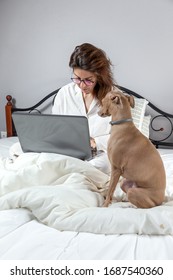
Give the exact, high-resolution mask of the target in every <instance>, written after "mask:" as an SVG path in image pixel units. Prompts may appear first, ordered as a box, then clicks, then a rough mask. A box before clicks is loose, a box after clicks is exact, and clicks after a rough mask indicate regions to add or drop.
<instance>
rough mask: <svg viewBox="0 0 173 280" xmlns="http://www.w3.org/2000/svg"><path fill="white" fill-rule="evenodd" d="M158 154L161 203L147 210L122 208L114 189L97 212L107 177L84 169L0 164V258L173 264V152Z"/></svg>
mask: <svg viewBox="0 0 173 280" xmlns="http://www.w3.org/2000/svg"><path fill="white" fill-rule="evenodd" d="M161 154H162V158H163V161H164V165H165V168H166V173H167V190H166V200H165V203H164V204H163V205H162V206H159V207H155V208H152V209H136V208H135V207H133V206H132V205H131V204H130V203H128V202H122V201H121V200H122V199H123V198H124V195H123V193H122V192H121V191H120V189H119V188H118V189H117V191H116V194H117V197H118V201H114V202H113V204H112V205H111V206H110V207H109V208H102V207H101V206H102V203H103V191H104V190H105V188H106V186H107V181H108V177H107V176H106V175H105V174H103V173H102V172H100V171H98V170H96V169H95V168H94V167H93V166H91V165H90V164H88V163H86V162H81V161H78V160H77V159H72V158H70V157H63V156H60V155H54V154H24V155H22V156H20V157H19V158H18V159H17V160H15V161H14V163H13V162H12V161H11V160H9V158H8V159H7V158H4V157H1V158H0V192H1V197H0V211H1V212H0V259H69V260H72V259H81V260H82V259H173V208H172V207H173V160H172V159H173V153H172V150H170V151H169V150H164V149H163V151H161ZM158 247H159V254H158ZM146 248H147V249H146Z"/></svg>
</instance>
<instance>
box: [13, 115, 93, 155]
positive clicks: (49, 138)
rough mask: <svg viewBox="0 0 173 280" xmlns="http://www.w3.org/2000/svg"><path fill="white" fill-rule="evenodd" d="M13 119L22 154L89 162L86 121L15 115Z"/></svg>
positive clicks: (54, 116) (73, 118)
mask: <svg viewBox="0 0 173 280" xmlns="http://www.w3.org/2000/svg"><path fill="white" fill-rule="evenodd" d="M12 119H13V123H14V126H15V129H16V132H17V136H18V138H19V142H20V144H21V147H22V150H23V152H37V153H39V152H46V153H57V154H62V155H67V156H71V157H75V158H78V159H81V160H90V159H92V151H91V147H90V135H89V127H88V119H87V118H86V117H85V116H74V115H53V114H34V113H30V114H29V113H19V112H14V113H13V114H12Z"/></svg>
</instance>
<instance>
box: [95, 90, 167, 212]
mask: <svg viewBox="0 0 173 280" xmlns="http://www.w3.org/2000/svg"><path fill="white" fill-rule="evenodd" d="M130 106H131V107H134V97H133V96H127V95H124V94H123V93H122V92H121V91H120V90H119V89H115V90H114V91H111V92H109V93H107V95H106V96H105V98H103V100H102V108H101V109H100V111H99V115H100V116H101V117H105V116H112V122H111V124H112V128H111V135H110V139H109V142H108V157H109V160H110V163H111V178H110V185H109V189H108V193H107V196H106V200H105V203H104V205H103V206H105V207H107V206H108V205H109V204H110V202H111V201H112V197H113V193H114V191H115V188H116V185H117V183H118V181H119V178H120V176H122V177H123V178H124V179H123V182H122V184H121V188H122V190H123V191H124V192H126V193H127V198H128V200H129V201H130V202H131V203H132V204H134V205H135V206H137V207H139V208H150V207H154V206H157V205H160V204H161V203H162V202H163V201H164V197H165V187H166V176H165V170H164V166H163V162H162V160H161V157H160V155H159V153H158V151H157V150H156V148H155V147H154V145H153V144H152V143H151V142H150V140H149V139H148V138H147V137H145V136H144V135H143V134H142V133H141V132H140V131H139V130H138V129H137V128H136V127H135V125H134V123H133V120H132V115H131V110H130Z"/></svg>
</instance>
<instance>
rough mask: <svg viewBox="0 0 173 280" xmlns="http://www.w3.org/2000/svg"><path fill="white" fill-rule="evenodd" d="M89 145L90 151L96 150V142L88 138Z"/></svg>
mask: <svg viewBox="0 0 173 280" xmlns="http://www.w3.org/2000/svg"><path fill="white" fill-rule="evenodd" d="M90 145H91V148H92V149H97V145H96V141H95V139H94V138H92V137H90Z"/></svg>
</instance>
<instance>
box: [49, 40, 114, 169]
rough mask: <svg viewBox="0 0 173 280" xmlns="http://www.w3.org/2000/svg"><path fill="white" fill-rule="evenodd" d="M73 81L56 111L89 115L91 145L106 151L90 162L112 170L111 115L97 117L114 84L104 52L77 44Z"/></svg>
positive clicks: (59, 97)
mask: <svg viewBox="0 0 173 280" xmlns="http://www.w3.org/2000/svg"><path fill="white" fill-rule="evenodd" d="M69 66H70V67H71V68H72V77H71V80H72V83H69V84H67V85H65V86H64V87H62V88H61V89H60V91H59V92H58V94H57V96H56V98H55V101H54V105H53V108H52V113H53V114H68V115H82V116H86V117H87V118H88V123H89V131H90V136H91V140H90V141H91V147H92V148H93V149H97V151H100V150H101V151H103V153H101V154H100V155H98V156H96V157H95V158H94V159H92V160H91V161H90V163H91V164H93V165H94V166H95V167H96V168H98V169H100V170H101V171H103V172H105V173H109V171H110V165H109V160H108V158H107V153H106V150H107V142H108V139H109V133H110V125H109V122H110V117H106V118H101V117H99V116H98V111H99V106H100V105H101V101H102V99H103V98H104V96H105V95H106V93H107V92H109V91H110V90H111V89H112V88H113V86H114V79H113V74H112V71H111V66H112V64H111V61H110V60H109V58H107V56H106V54H105V52H104V51H103V50H101V49H99V48H97V47H95V46H93V45H91V44H89V43H84V44H82V45H80V46H77V47H76V48H75V50H74V51H73V53H72V54H71V57H70V61H69Z"/></svg>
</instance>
